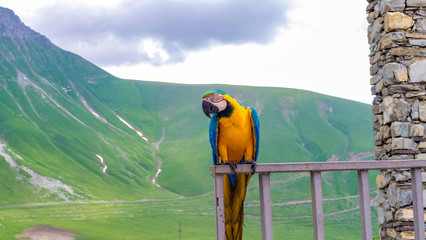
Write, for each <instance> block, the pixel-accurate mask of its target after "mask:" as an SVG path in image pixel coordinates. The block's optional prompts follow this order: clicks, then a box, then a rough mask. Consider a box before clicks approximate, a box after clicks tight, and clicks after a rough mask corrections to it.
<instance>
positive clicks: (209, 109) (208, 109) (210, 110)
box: [203, 100, 219, 118]
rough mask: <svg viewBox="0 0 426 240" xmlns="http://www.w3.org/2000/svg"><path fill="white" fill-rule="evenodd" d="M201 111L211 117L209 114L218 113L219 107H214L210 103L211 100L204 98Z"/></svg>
mask: <svg viewBox="0 0 426 240" xmlns="http://www.w3.org/2000/svg"><path fill="white" fill-rule="evenodd" d="M203 112H204V114H206V116H207V117H208V118H212V117H211V116H210V114H214V113H218V112H219V108H218V107H216V106H215V105H214V104H212V103H211V102H208V101H206V100H203Z"/></svg>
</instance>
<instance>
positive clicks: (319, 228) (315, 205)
mask: <svg viewBox="0 0 426 240" xmlns="http://www.w3.org/2000/svg"><path fill="white" fill-rule="evenodd" d="M311 194H312V215H313V221H314V239H315V240H324V210H323V205H322V186H321V172H317V171H313V172H311Z"/></svg>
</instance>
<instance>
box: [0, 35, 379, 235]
mask: <svg viewBox="0 0 426 240" xmlns="http://www.w3.org/2000/svg"><path fill="white" fill-rule="evenodd" d="M211 89H222V90H224V91H226V92H229V93H230V94H232V95H233V96H234V97H235V98H236V99H237V100H238V101H239V102H240V103H242V104H243V105H245V106H251V107H254V108H256V109H257V111H258V113H259V114H260V123H261V140H260V154H259V160H258V161H259V163H277V162H311V161H317V162H321V161H349V160H362V159H371V157H372V154H371V152H372V149H373V142H372V141H373V139H372V131H371V126H372V121H371V113H370V106H369V105H367V104H361V103H357V102H353V101H349V100H345V99H339V98H335V97H330V96H325V95H321V94H317V93H313V92H309V91H303V90H295V89H284V88H262V87H244V86H230V85H180V84H166V83H156V82H144V81H135V80H124V79H119V78H116V77H114V76H112V75H110V74H109V73H107V72H105V71H103V70H102V69H100V68H98V67H97V66H95V65H93V64H91V63H90V62H88V61H86V60H84V59H83V58H81V57H79V56H77V55H75V54H73V53H70V52H67V51H64V50H62V49H60V48H58V47H56V46H55V45H53V44H52V43H51V42H50V41H49V40H48V39H46V38H45V37H43V36H41V35H37V34H35V35H32V36H31V37H15V38H14V37H10V36H8V37H6V36H3V35H1V36H0V109H1V111H0V239H10V238H13V237H14V236H15V235H16V234H19V233H22V232H23V231H24V230H25V229H27V228H30V227H32V226H34V225H37V224H45V225H52V226H57V227H64V228H69V229H71V230H74V231H76V232H77V233H78V234H79V235H78V237H77V238H78V239H123V238H124V237H123V236H125V238H128V239H171V238H172V239H173V238H177V237H176V236H177V235H176V234H177V231H178V226H179V224H181V225H182V234H183V236H184V239H213V235H214V217H213V216H214V202H213V194H212V191H213V179H212V177H211V176H210V174H209V166H210V165H211V164H212V159H211V149H210V145H209V142H208V124H209V119H208V118H206V117H205V115H204V114H203V112H202V109H201V96H202V94H203V93H204V92H206V91H208V90H211ZM159 167H160V168H161V170H162V171H161V173H160V174H159V175H158V179H155V178H154V176H155V175H156V173H157V172H158V170H159V169H158V168H159ZM370 175H371V176H370V177H371V183H372V186H373V183H374V181H372V180H373V178H374V172H372V173H370ZM153 179H154V180H155V181H156V183H157V184H159V186H160V187H159V186H157V185H155V184H153ZM323 188H324V199H325V206H324V208H325V211H326V213H327V214H326V231H327V233H326V234H327V235H326V236H327V239H342V238H341V237H342V236H344V237H345V239H359V236H360V230H356V229H359V220H358V219H359V214H358V209H357V206H358V199H357V198H356V194H357V191H358V190H357V178H356V174H355V173H349V172H342V173H325V174H323ZM258 196H259V193H258V188H257V177H253V179H252V181H251V183H250V186H249V189H248V194H247V202H246V228H245V231H246V234H245V236H246V237H247V239H259V236H260V231H259V229H260V223H259V215H260V213H259V207H258V199H259V197H258ZM374 196H375V193H374V191H372V197H374ZM309 198H310V185H309V175H308V174H297V173H296V174H273V175H272V199H273V216H274V235H275V236H276V238H277V239H281V238H284V236H287V237H288V236H291V238H292V239H303V238H304V237H305V239H312V223H311V219H310V214H311V212H310V211H311V210H310V209H311V208H310V202H309ZM374 212H375V211H374V210H373V213H374ZM373 221H375V220H373ZM159 222H161V223H162V224H158V223H159ZM375 222H377V221H375ZM342 226H344V229H345V230H344V231H342V232H340V231H341V230H342ZM159 228H161V229H160V230H156V229H159ZM106 229H107V230H108V231H106ZM337 233H339V235H337Z"/></svg>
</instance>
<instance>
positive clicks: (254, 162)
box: [244, 160, 256, 174]
mask: <svg viewBox="0 0 426 240" xmlns="http://www.w3.org/2000/svg"><path fill="white" fill-rule="evenodd" d="M244 164H251V170H253V172H252V173H251V174H254V173H255V172H256V161H254V160H245V161H244Z"/></svg>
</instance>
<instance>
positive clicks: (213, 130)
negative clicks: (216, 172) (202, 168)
mask: <svg viewBox="0 0 426 240" xmlns="http://www.w3.org/2000/svg"><path fill="white" fill-rule="evenodd" d="M217 131H218V119H217V115H216V114H213V115H212V118H211V119H210V126H209V138H210V144H211V146H212V157H213V165H217V163H218V154H217Z"/></svg>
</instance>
